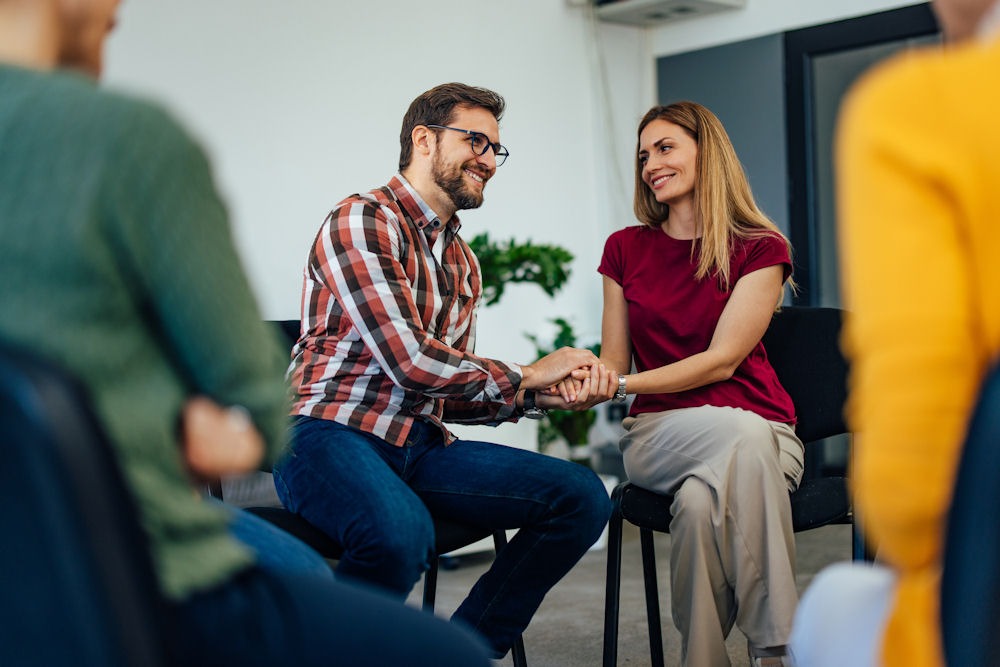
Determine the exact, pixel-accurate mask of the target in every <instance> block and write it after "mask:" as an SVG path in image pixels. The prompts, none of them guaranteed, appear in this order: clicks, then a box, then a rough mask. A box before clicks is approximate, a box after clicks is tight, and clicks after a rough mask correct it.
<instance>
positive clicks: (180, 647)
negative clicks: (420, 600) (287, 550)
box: [168, 567, 490, 667]
mask: <svg viewBox="0 0 1000 667" xmlns="http://www.w3.org/2000/svg"><path fill="white" fill-rule="evenodd" d="M168 615H169V625H170V627H171V628H172V629H173V630H174V633H173V635H172V638H171V641H170V642H169V646H168V650H169V651H170V654H171V656H170V657H171V660H170V662H169V664H173V665H200V666H201V667H274V665H295V666H296V667H328V666H329V665H350V667H384V666H385V665H407V666H408V667H489V664H490V660H489V656H488V652H487V648H486V646H485V645H483V643H482V642H481V640H480V638H479V637H476V636H475V635H474V634H473V633H472V632H469V631H468V630H466V629H465V628H461V627H457V626H456V625H455V624H452V623H448V622H447V621H445V620H443V619H440V618H437V617H436V616H434V615H433V614H428V613H427V612H424V611H421V610H419V609H413V608H411V607H408V606H406V605H405V604H402V603H401V602H399V601H398V600H395V599H392V598H389V597H388V596H387V595H384V594H380V593H376V592H374V591H370V590H365V589H364V588H362V587H360V586H356V585H348V584H346V583H342V582H338V581H334V579H333V578H332V577H330V576H328V575H324V576H317V575H315V574H307V573H304V572H301V571H291V572H282V571H281V570H280V569H275V570H268V569H264V568H261V567H255V568H253V569H250V570H248V571H245V572H243V573H242V574H240V575H238V576H236V577H234V578H233V579H231V580H230V581H228V582H227V583H225V584H223V585H222V586H219V587H217V588H214V589H212V590H210V591H206V592H203V593H199V594H196V595H193V596H191V597H190V598H188V599H187V600H185V601H183V602H179V603H174V604H172V605H171V606H170V607H169V609H168Z"/></svg>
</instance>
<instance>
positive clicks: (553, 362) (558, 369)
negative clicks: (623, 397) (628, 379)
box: [521, 347, 618, 411]
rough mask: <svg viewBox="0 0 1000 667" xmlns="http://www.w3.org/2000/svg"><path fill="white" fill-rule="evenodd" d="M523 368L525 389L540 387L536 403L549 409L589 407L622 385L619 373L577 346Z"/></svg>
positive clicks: (558, 351) (556, 352) (610, 394)
mask: <svg viewBox="0 0 1000 667" xmlns="http://www.w3.org/2000/svg"><path fill="white" fill-rule="evenodd" d="M521 370H522V372H523V377H522V379H521V388H523V389H534V390H536V392H537V393H536V399H535V402H536V404H537V405H538V407H540V408H545V409H547V410H552V409H555V410H578V411H580V410H588V409H590V408H592V407H594V406H595V405H597V404H598V403H603V402H604V401H607V400H608V399H610V398H611V397H612V396H614V394H615V390H616V389H617V388H618V373H617V372H615V371H614V370H612V369H609V368H608V367H607V366H605V365H604V363H603V362H601V360H600V359H599V358H598V357H597V356H596V355H595V354H594V353H593V352H591V351H590V350H582V349H578V348H574V347H563V348H560V349H558V350H556V351H555V352H551V353H549V354H547V355H545V356H544V357H542V358H541V359H539V360H538V361H536V362H535V363H533V364H530V365H528V366H523V367H522V369H521Z"/></svg>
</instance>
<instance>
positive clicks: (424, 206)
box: [389, 174, 462, 233]
mask: <svg viewBox="0 0 1000 667" xmlns="http://www.w3.org/2000/svg"><path fill="white" fill-rule="evenodd" d="M389 187H391V188H392V191H393V192H394V193H395V194H396V198H397V199H398V200H399V201H400V203H401V204H402V205H403V208H404V209H406V212H407V213H409V214H410V215H411V216H412V217H413V223H414V224H415V225H416V226H417V228H418V229H421V230H426V231H428V232H431V231H435V230H437V229H438V228H440V227H441V225H442V222H441V217H440V216H439V215H438V214H437V213H435V212H434V209H432V208H431V207H430V205H429V204H428V203H427V202H425V201H424V198H423V197H421V196H420V193H418V192H417V191H416V189H415V188H414V187H413V186H412V185H410V182H409V181H407V180H406V177H405V176H403V175H402V174H396V175H395V176H394V177H393V179H392V180H391V181H389ZM461 226H462V223H461V221H460V220H459V219H458V215H457V214H456V215H453V216H452V217H451V222H450V223H449V224H448V227H450V228H451V230H452V231H453V232H456V233H457V232H458V230H459V229H460V228H461Z"/></svg>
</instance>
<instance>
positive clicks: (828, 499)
mask: <svg viewBox="0 0 1000 667" xmlns="http://www.w3.org/2000/svg"><path fill="white" fill-rule="evenodd" d="M841 316H842V314H841V311H840V310H838V309H835V308H813V307H800V306H787V307H785V308H783V309H782V310H781V311H780V312H778V313H776V314H775V315H774V317H773V319H772V321H771V324H770V326H769V327H768V330H767V332H766V333H765V334H764V338H763V340H764V347H765V349H766V351H767V356H768V359H769V361H770V362H771V365H772V366H773V367H774V370H775V372H776V373H777V375H778V379H779V380H780V381H781V384H782V386H783V387H784V388H785V389H786V390H787V391H788V393H789V394H790V395H791V397H792V402H793V404H794V405H795V412H796V415H797V417H798V424H797V426H796V434H797V435H798V436H799V438H800V439H801V440H802V442H803V444H805V445H806V452H807V456H806V459H807V466H806V469H807V470H809V468H810V467H816V466H810V465H809V464H808V462H809V458H810V457H809V452H810V448H809V447H808V445H809V444H810V443H813V442H816V441H818V440H822V439H824V438H828V437H831V436H835V435H839V434H844V433H847V426H846V424H845V423H844V417H843V405H844V401H845V400H846V397H847V362H846V360H845V359H844V357H843V355H842V354H841V352H840V341H839V339H840V327H841ZM790 500H791V504H792V525H793V527H794V530H795V531H796V532H800V531H803V530H809V529H812V528H819V527H820V526H825V525H828V524H831V523H850V522H851V520H852V516H851V505H850V499H849V496H848V492H847V483H846V479H845V478H843V477H836V476H834V477H822V476H820V477H808V476H807V477H806V478H804V479H803V481H802V483H801V484H800V486H799V488H798V489H797V490H796V491H795V492H794V493H792V494H791V496H790ZM672 503H673V496H672V495H662V494H658V493H654V492H652V491H647V490H645V489H641V488H639V487H637V486H635V485H633V484H631V483H630V482H623V483H622V484H619V485H618V487H617V488H616V489H615V490H614V492H613V493H612V496H611V504H612V512H611V520H610V521H609V524H608V568H607V592H606V599H605V613H604V662H603V664H604V667H613V666H614V665H616V664H617V660H618V614H619V601H620V590H621V549H622V521H623V520H625V521H628V522H629V523H631V524H634V525H636V526H638V527H639V529H640V530H639V537H640V549H641V552H642V564H643V580H644V586H645V591H646V618H647V621H648V626H649V650H650V656H651V659H652V664H653V665H654V666H656V665H659V666H660V667H662V665H663V639H662V633H661V629H660V603H659V593H658V590H657V583H656V556H655V551H654V545H653V532H654V531H656V532H660V533H669V532H670V522H671V520H672V518H673V517H672V516H671V515H670V506H671V504H672ZM852 550H853V555H854V557H855V558H856V559H859V558H862V557H863V556H864V544H863V542H862V540H861V539H860V536H859V534H858V532H857V531H855V533H854V541H853V545H852Z"/></svg>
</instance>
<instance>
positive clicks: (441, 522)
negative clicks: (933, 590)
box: [213, 320, 527, 667]
mask: <svg viewBox="0 0 1000 667" xmlns="http://www.w3.org/2000/svg"><path fill="white" fill-rule="evenodd" d="M272 323H273V324H274V325H275V326H277V327H278V328H279V330H280V331H281V333H282V334H284V336H285V340H286V341H287V342H288V343H289V347H291V345H293V344H294V343H295V341H296V340H298V337H299V320H275V321H273V322H272ZM213 494H215V495H217V496H218V497H219V498H221V497H222V495H221V489H220V488H219V487H218V486H216V487H215V488H214V490H213ZM244 509H246V511H248V512H250V513H252V514H255V515H257V516H259V517H261V518H262V519H264V520H266V521H268V522H270V523H272V524H274V525H275V526H277V527H278V528H281V529H282V530H284V531H286V532H288V533H291V534H292V535H294V536H295V537H297V538H299V539H300V540H302V541H303V542H305V543H306V544H308V545H309V546H310V547H312V548H313V549H314V550H316V552H318V553H319V554H320V555H321V556H323V557H324V558H326V559H329V560H337V559H339V558H340V557H341V555H343V553H344V547H343V546H342V545H341V544H340V543H338V542H336V541H335V540H333V539H332V538H330V537H329V536H328V535H327V534H326V533H324V532H323V531H321V530H320V529H318V528H316V527H315V526H313V525H312V524H311V523H309V522H308V521H306V520H305V519H303V518H302V517H301V516H299V515H298V514H294V513H292V512H289V511H288V510H286V509H285V508H283V507H247V508H244ZM433 519H434V536H435V546H434V553H435V554H436V557H435V558H434V559H433V560H432V561H431V566H430V569H429V570H428V571H427V572H426V574H425V575H424V593H423V608H424V609H425V610H427V611H433V610H434V603H435V599H436V596H437V578H438V571H439V569H440V561H441V556H443V555H445V554H447V553H449V552H451V551H454V550H456V549H459V548H461V547H464V546H467V545H470V544H473V543H475V542H478V541H479V540H481V539H484V538H486V537H489V536H490V535H491V534H492V536H493V544H494V547H495V548H496V551H497V552H499V551H500V550H501V549H502V548H503V547H504V546H506V544H507V534H506V532H505V531H503V530H497V531H491V530H489V529H487V528H480V527H476V526H470V525H466V524H462V523H458V522H455V521H449V520H446V519H442V518H440V517H433ZM511 654H512V656H513V660H514V665H515V667H526V665H527V659H526V657H525V653H524V641H523V639H522V638H521V637H518V638H517V641H516V642H515V643H514V647H513V649H512V650H511Z"/></svg>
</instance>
